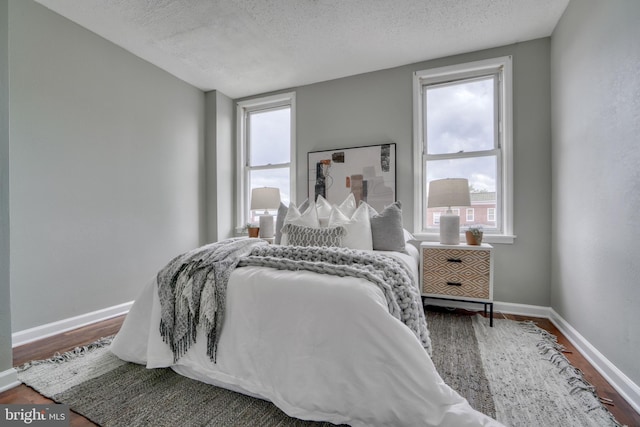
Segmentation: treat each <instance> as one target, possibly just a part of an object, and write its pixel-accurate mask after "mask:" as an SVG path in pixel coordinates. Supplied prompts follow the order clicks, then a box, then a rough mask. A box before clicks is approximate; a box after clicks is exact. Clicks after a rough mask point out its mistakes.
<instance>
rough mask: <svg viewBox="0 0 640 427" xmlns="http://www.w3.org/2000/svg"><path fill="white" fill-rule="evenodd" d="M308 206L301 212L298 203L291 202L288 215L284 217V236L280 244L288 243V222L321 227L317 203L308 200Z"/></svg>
mask: <svg viewBox="0 0 640 427" xmlns="http://www.w3.org/2000/svg"><path fill="white" fill-rule="evenodd" d="M308 206H309V207H308V208H307V210H305V211H304V212H302V213H300V211H299V210H298V208H297V207H296V205H294V204H293V203H291V204H290V205H289V209H288V210H287V216H286V217H285V218H284V223H283V227H282V237H281V238H280V244H281V245H286V244H288V242H287V239H288V236H287V233H286V231H284V230H285V227H286V226H287V224H294V225H303V226H306V227H312V228H318V227H320V223H319V222H318V212H317V211H316V205H315V204H314V203H313V202H308Z"/></svg>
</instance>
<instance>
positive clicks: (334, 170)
mask: <svg viewBox="0 0 640 427" xmlns="http://www.w3.org/2000/svg"><path fill="white" fill-rule="evenodd" d="M307 179H308V195H309V198H310V199H311V198H313V200H315V199H316V198H317V197H318V196H319V195H322V197H324V198H325V199H327V200H328V201H329V202H330V203H332V204H333V203H335V204H340V203H341V202H342V201H343V200H344V199H345V198H346V197H347V196H348V195H349V193H353V195H354V196H355V198H356V202H357V203H360V200H363V201H365V202H367V203H368V204H369V205H371V206H372V207H373V208H374V209H376V210H377V211H381V210H382V209H384V207H385V206H387V205H389V204H391V203H393V202H394V201H395V200H396V144H395V143H389V144H380V145H368V146H364V147H352V148H341V149H337V150H324V151H311V152H309V153H308V157H307Z"/></svg>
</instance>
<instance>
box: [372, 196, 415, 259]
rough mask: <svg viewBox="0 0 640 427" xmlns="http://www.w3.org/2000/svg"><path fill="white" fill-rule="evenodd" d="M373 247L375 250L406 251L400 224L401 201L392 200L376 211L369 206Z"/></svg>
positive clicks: (402, 229)
mask: <svg viewBox="0 0 640 427" xmlns="http://www.w3.org/2000/svg"><path fill="white" fill-rule="evenodd" d="M369 215H371V237H372V238H373V249H374V250H377V251H396V252H406V251H407V249H406V248H405V239H404V228H403V226H402V203H400V202H394V203H392V204H390V205H389V206H387V207H385V208H384V209H383V211H382V212H380V213H377V212H376V210H375V209H373V208H371V207H369Z"/></svg>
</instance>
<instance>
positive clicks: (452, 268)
mask: <svg viewBox="0 0 640 427" xmlns="http://www.w3.org/2000/svg"><path fill="white" fill-rule="evenodd" d="M422 257H423V260H422V262H423V264H422V265H423V269H422V274H423V276H422V292H423V293H424V294H434V295H443V296H451V297H465V298H477V299H484V300H487V299H490V298H491V293H490V282H491V252H490V251H489V250H469V249H440V248H424V249H423V251H422Z"/></svg>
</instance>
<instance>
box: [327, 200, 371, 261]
mask: <svg viewBox="0 0 640 427" xmlns="http://www.w3.org/2000/svg"><path fill="white" fill-rule="evenodd" d="M354 200H355V199H354ZM339 225H342V226H343V227H344V228H345V229H346V231H347V234H346V236H345V237H344V239H343V241H342V244H343V246H344V247H345V248H351V249H364V250H372V249H373V240H372V237H371V222H370V220H369V207H368V206H367V205H366V204H362V205H360V207H359V208H358V209H356V211H355V212H354V213H353V215H352V216H351V218H349V217H348V216H346V215H345V214H344V213H343V212H342V210H341V209H340V208H339V207H338V206H334V207H333V209H331V215H329V227H336V226H339Z"/></svg>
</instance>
